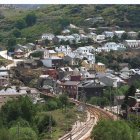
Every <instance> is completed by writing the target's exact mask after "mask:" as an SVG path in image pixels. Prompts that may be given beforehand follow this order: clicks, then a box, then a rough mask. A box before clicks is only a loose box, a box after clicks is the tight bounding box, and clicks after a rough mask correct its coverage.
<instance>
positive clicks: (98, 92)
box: [77, 79, 106, 99]
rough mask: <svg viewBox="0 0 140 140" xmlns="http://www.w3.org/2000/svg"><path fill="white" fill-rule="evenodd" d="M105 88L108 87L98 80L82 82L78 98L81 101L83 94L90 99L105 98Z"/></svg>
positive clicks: (79, 86)
mask: <svg viewBox="0 0 140 140" xmlns="http://www.w3.org/2000/svg"><path fill="white" fill-rule="evenodd" d="M105 88H106V85H105V84H103V83H102V82H100V81H99V80H98V79H94V80H86V81H81V82H80V83H79V85H78V95H77V98H78V99H80V98H81V95H82V94H83V92H84V94H85V96H86V98H88V99H90V98H91V97H103V91H104V89H105Z"/></svg>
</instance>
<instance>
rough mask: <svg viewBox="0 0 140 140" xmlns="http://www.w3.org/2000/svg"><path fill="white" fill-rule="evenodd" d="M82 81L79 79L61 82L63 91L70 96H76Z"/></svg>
mask: <svg viewBox="0 0 140 140" xmlns="http://www.w3.org/2000/svg"><path fill="white" fill-rule="evenodd" d="M79 83H80V82H77V81H66V82H64V83H62V84H61V86H62V91H63V93H66V94H68V96H69V97H72V98H75V99H76V95H77V92H78V84H79Z"/></svg>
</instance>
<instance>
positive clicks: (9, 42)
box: [7, 37, 16, 47]
mask: <svg viewBox="0 0 140 140" xmlns="http://www.w3.org/2000/svg"><path fill="white" fill-rule="evenodd" d="M7 45H8V47H13V46H15V45H16V38H14V37H12V38H10V39H8V44H7Z"/></svg>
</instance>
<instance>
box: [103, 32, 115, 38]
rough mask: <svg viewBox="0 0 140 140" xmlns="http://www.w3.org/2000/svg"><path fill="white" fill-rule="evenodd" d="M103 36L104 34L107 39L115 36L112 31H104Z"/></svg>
mask: <svg viewBox="0 0 140 140" xmlns="http://www.w3.org/2000/svg"><path fill="white" fill-rule="evenodd" d="M103 34H104V35H105V37H107V38H108V37H110V38H112V37H113V36H114V33H113V32H111V31H104V32H103Z"/></svg>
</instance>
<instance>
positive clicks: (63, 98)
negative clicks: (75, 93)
mask: <svg viewBox="0 0 140 140" xmlns="http://www.w3.org/2000/svg"><path fill="white" fill-rule="evenodd" d="M59 100H60V102H61V105H62V108H63V107H64V108H65V111H66V107H67V105H68V96H67V95H66V94H62V95H60V96H59Z"/></svg>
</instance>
